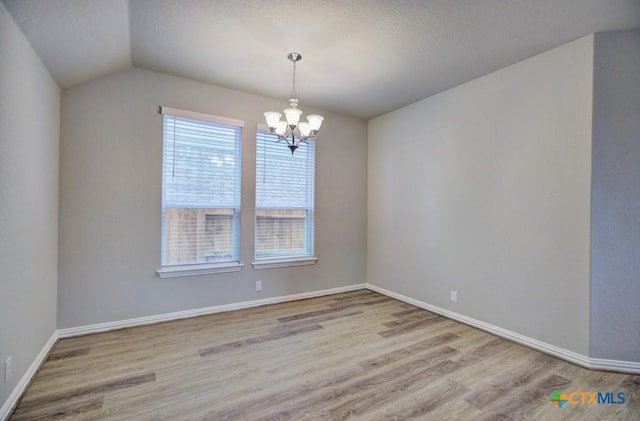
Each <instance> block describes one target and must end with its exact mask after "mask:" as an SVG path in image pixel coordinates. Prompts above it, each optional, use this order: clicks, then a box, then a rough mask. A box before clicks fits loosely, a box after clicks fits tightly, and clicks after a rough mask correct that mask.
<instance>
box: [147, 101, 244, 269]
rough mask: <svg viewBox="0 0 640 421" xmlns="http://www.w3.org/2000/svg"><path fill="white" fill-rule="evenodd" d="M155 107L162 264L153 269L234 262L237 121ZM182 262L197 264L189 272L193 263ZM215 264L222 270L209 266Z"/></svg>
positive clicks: (236, 243)
mask: <svg viewBox="0 0 640 421" xmlns="http://www.w3.org/2000/svg"><path fill="white" fill-rule="evenodd" d="M161 112H162V114H163V127H164V130H163V138H164V141H163V145H164V146H163V160H162V267H163V269H161V270H160V271H158V274H159V275H160V276H162V277H165V276H163V275H166V276H171V275H167V274H175V273H176V272H187V273H181V274H175V275H173V276H184V275H188V274H200V273H211V272H218V271H229V270H228V268H231V267H233V266H240V265H239V261H240V241H239V238H240V236H239V233H240V176H241V173H240V144H241V141H242V125H243V123H242V122H241V121H236V120H231V119H225V118H221V117H214V116H209V115H206V114H199V113H192V112H189V111H182V110H176V109H171V108H167V107H162V108H161ZM230 263H231V264H230ZM234 263H235V264H234ZM186 265H201V266H200V269H202V270H196V271H195V272H194V273H191V272H189V271H193V270H194V269H193V267H189V268H185V267H184V266H186ZM180 267H182V268H180ZM240 267H241V266H240ZM221 268H226V269H227V270H215V269H221ZM237 270H239V269H237Z"/></svg>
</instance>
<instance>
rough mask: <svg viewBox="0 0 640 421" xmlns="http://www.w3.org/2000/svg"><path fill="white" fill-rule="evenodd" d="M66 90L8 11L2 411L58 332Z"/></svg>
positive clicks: (0, 199)
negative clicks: (9, 362)
mask: <svg viewBox="0 0 640 421" xmlns="http://www.w3.org/2000/svg"><path fill="white" fill-rule="evenodd" d="M59 111H60V90H59V89H58V86H57V85H56V84H55V82H54V81H53V79H52V78H51V76H50V75H49V72H48V71H47V69H46V68H45V67H44V65H43V64H42V63H41V62H40V59H39V58H38V56H37V55H36V53H35V52H34V51H33V49H32V48H31V45H30V44H29V42H28V41H27V40H26V38H25V37H24V35H23V34H22V33H21V32H20V30H19V29H18V27H17V26H16V24H15V23H14V22H13V20H12V19H11V17H10V16H9V14H8V12H7V11H6V9H5V7H4V5H3V4H2V3H0V376H1V375H2V374H3V373H4V362H5V360H6V359H7V358H8V357H9V356H12V357H13V370H12V374H11V379H10V381H9V382H8V383H4V382H3V381H2V379H0V406H1V405H2V403H4V402H5V401H6V399H7V397H8V396H9V394H10V393H11V391H12V390H13V389H14V388H15V386H16V385H17V384H18V382H19V381H20V379H21V378H22V376H23V375H24V374H25V372H26V371H27V369H28V368H29V366H30V365H31V363H32V362H33V360H34V359H35V357H36V356H37V355H38V353H39V352H40V350H42V348H43V346H44V345H45V343H46V342H47V340H48V339H49V338H50V337H51V335H52V334H53V332H54V331H55V329H56V296H57V259H58V133H59Z"/></svg>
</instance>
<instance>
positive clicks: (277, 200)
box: [255, 130, 315, 260]
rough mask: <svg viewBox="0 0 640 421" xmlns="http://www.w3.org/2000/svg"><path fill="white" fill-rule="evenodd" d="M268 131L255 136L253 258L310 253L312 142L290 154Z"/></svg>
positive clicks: (311, 227) (311, 248)
mask: <svg viewBox="0 0 640 421" xmlns="http://www.w3.org/2000/svg"><path fill="white" fill-rule="evenodd" d="M277 140H278V139H277V137H276V136H275V135H273V134H271V133H269V132H268V131H263V130H258V133H257V140H256V232H255V258H256V260H266V259H284V258H296V257H307V256H308V257H311V256H313V253H314V251H313V242H314V241H313V237H314V222H313V220H314V186H315V142H314V141H309V143H302V144H300V147H299V148H298V149H296V151H295V153H294V154H293V155H292V154H291V151H290V150H289V149H288V148H287V147H286V145H285V144H283V143H278V142H277Z"/></svg>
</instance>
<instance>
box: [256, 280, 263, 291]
mask: <svg viewBox="0 0 640 421" xmlns="http://www.w3.org/2000/svg"><path fill="white" fill-rule="evenodd" d="M256 291H262V281H256Z"/></svg>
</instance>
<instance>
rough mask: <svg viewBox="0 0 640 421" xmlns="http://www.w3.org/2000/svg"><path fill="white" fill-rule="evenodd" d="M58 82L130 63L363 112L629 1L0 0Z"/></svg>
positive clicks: (523, 54)
mask: <svg viewBox="0 0 640 421" xmlns="http://www.w3.org/2000/svg"><path fill="white" fill-rule="evenodd" d="M2 2H3V3H4V4H5V6H6V8H7V10H8V11H9V13H11V15H12V16H13V17H14V19H15V21H16V22H17V24H18V25H19V26H20V28H21V29H22V31H23V32H24V33H25V35H26V36H27V38H28V39H29V40H30V42H31V43H32V45H33V47H34V49H35V50H36V51H37V52H38V54H39V55H40V57H41V59H42V61H43V62H44V64H45V65H46V66H47V68H48V69H49V70H50V72H51V74H52V75H53V77H54V78H55V79H56V81H57V82H58V84H59V85H60V86H61V87H62V88H68V87H72V86H75V85H78V84H80V83H83V82H85V81H88V80H91V79H94V78H96V77H100V76H102V75H105V74H108V73H110V72H113V71H116V70H119V69H123V68H127V67H131V66H136V67H141V68H145V69H151V70H156V71H159V72H164V73H169V74H173V75H177V76H182V77H186V78H190V79H194V80H198V81H203V82H207V83H212V84H215V85H220V86H225V87H229V88H233V89H239V90H243V91H247V92H252V93H256V94H260V95H265V96H269V97H274V98H278V99H282V101H283V103H284V102H285V101H286V99H287V98H288V97H289V94H290V92H291V70H292V68H291V63H290V62H289V61H288V60H287V59H286V55H287V53H288V52H291V51H296V52H299V53H301V54H302V56H303V60H302V61H301V62H299V64H298V67H297V93H298V96H299V97H300V101H301V108H303V109H304V106H305V104H309V105H313V106H316V107H320V108H324V109H328V110H333V111H337V112H342V113H345V114H348V115H352V116H357V117H362V118H371V117H374V116H377V115H380V114H383V113H385V112H388V111H391V110H393V109H396V108H399V107H401V106H404V105H407V104H410V103H412V102H415V101H417V100H420V99H422V98H425V97H428V96H430V95H433V94H436V93H438V92H441V91H443V90H446V89H448V88H451V87H453V86H456V85H459V84H462V83H464V82H467V81H469V80H472V79H475V78H477V77H479V76H482V75H485V74H487V73H490V72H492V71H495V70H497V69H500V68H502V67H505V66H507V65H510V64H513V63H516V62H518V61H521V60H523V59H526V58H528V57H531V56H533V55H536V54H538V53H541V52H543V51H546V50H549V49H551V48H554V47H557V46H560V45H562V44H564V43H567V42H569V41H572V40H575V39H577V38H580V37H582V36H585V35H588V34H590V33H594V32H603V31H616V30H629V29H640V0H314V1H310V0H130V1H127V0H2Z"/></svg>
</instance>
